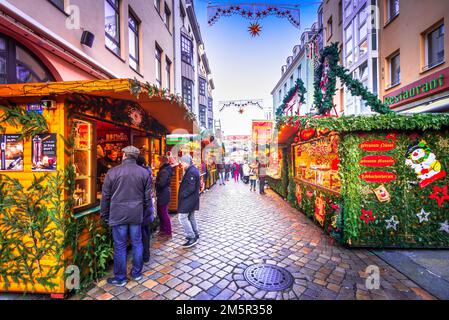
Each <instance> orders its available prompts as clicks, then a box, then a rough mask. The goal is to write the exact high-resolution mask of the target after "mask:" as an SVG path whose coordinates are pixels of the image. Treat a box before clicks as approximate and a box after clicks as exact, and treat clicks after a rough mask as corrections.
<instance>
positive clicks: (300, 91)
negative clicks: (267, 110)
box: [276, 79, 307, 118]
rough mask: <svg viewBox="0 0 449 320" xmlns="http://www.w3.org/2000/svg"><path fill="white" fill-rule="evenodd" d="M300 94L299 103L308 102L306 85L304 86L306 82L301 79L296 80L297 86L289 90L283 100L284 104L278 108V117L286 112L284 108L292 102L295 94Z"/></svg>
mask: <svg viewBox="0 0 449 320" xmlns="http://www.w3.org/2000/svg"><path fill="white" fill-rule="evenodd" d="M296 93H297V94H298V97H299V103H300V104H304V103H306V93H307V90H306V87H305V86H304V82H303V81H302V80H301V79H298V80H296V83H295V86H294V87H293V88H291V89H290V91H289V92H287V94H286V95H285V97H284V100H282V104H281V105H280V106H279V107H278V108H277V109H276V118H280V117H281V116H282V115H283V114H284V109H285V106H286V104H287V103H289V102H290V100H291V99H292V98H293V96H294V95H295V94H296Z"/></svg>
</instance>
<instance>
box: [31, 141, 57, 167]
mask: <svg viewBox="0 0 449 320" xmlns="http://www.w3.org/2000/svg"><path fill="white" fill-rule="evenodd" d="M31 157H32V171H54V170H56V133H48V134H38V135H35V136H34V137H33V140H32V149H31Z"/></svg>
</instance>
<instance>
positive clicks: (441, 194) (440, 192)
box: [429, 185, 449, 208]
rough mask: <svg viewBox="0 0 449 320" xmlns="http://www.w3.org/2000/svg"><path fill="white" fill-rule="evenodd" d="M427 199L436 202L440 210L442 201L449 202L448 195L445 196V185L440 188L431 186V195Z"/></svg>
mask: <svg viewBox="0 0 449 320" xmlns="http://www.w3.org/2000/svg"><path fill="white" fill-rule="evenodd" d="M429 199H434V200H436V201H437V202H438V208H441V206H442V205H443V203H444V201H447V200H449V195H448V194H447V185H445V186H444V187H442V188H440V187H437V186H433V193H432V194H431V195H430V196H429Z"/></svg>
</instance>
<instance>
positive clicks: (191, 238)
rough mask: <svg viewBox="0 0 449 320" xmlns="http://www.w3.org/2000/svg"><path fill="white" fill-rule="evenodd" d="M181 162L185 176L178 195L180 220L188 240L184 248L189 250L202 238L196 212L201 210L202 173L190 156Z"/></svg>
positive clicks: (183, 158)
mask: <svg viewBox="0 0 449 320" xmlns="http://www.w3.org/2000/svg"><path fill="white" fill-rule="evenodd" d="M180 160H181V165H182V167H183V168H184V176H183V178H182V181H181V185H180V186H179V193H178V213H179V214H178V219H179V222H180V223H181V225H182V227H183V228H184V232H185V234H186V239H187V242H186V243H184V244H183V247H184V248H189V247H192V246H194V245H195V244H197V242H198V239H199V237H200V235H199V231H198V224H197V222H196V219H195V211H197V210H199V209H200V173H199V172H198V169H197V168H196V167H195V166H194V165H193V161H192V157H191V156H190V155H185V156H182V157H181V159H180Z"/></svg>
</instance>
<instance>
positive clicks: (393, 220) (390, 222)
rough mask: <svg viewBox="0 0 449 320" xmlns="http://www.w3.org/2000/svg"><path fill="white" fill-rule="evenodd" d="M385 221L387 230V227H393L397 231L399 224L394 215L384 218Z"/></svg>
mask: <svg viewBox="0 0 449 320" xmlns="http://www.w3.org/2000/svg"><path fill="white" fill-rule="evenodd" d="M385 222H386V223H387V230H389V229H394V230H395V231H397V230H398V229H397V227H398V224H399V220H398V218H397V217H396V216H392V217H391V218H390V219H387V220H385Z"/></svg>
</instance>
